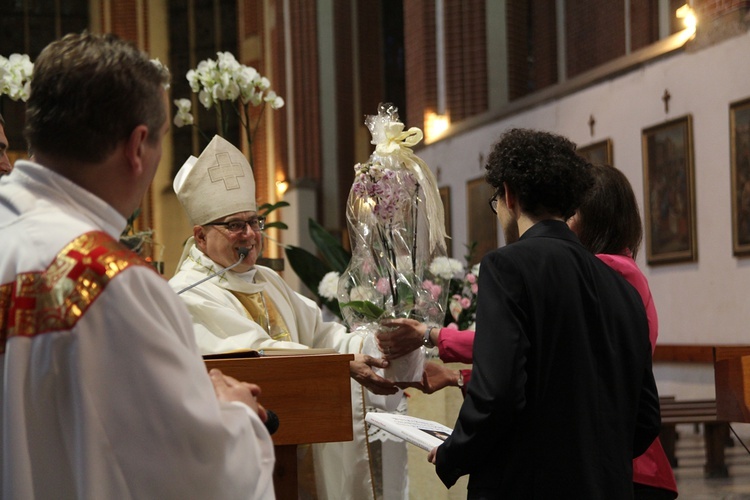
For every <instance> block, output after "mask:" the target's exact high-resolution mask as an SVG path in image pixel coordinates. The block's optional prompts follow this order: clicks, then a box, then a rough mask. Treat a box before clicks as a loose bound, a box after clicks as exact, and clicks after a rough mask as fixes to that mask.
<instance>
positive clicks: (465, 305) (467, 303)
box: [461, 297, 471, 309]
mask: <svg viewBox="0 0 750 500" xmlns="http://www.w3.org/2000/svg"><path fill="white" fill-rule="evenodd" d="M469 306H471V299H469V298H466V297H463V298H462V299H461V307H463V308H464V309H468V308H469Z"/></svg>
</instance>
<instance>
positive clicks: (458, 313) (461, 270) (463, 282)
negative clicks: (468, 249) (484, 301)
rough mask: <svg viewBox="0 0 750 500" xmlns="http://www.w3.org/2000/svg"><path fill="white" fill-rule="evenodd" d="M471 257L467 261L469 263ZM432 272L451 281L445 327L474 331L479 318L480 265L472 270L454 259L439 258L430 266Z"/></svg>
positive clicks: (476, 265)
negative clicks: (478, 281)
mask: <svg viewBox="0 0 750 500" xmlns="http://www.w3.org/2000/svg"><path fill="white" fill-rule="evenodd" d="M470 255H471V253H470V254H469V255H467V258H466V261H467V262H469V261H470V260H471V259H470ZM430 271H431V272H432V273H433V274H434V275H436V276H440V277H441V278H443V279H447V280H449V282H450V284H449V290H450V291H449V294H448V311H449V312H450V315H448V314H446V315H445V321H444V323H443V326H446V327H448V328H455V329H456V330H474V326H475V322H476V318H477V291H478V289H479V286H478V284H477V278H478V277H479V264H475V265H474V266H472V267H471V268H466V267H464V265H463V264H462V263H461V262H460V261H458V260H456V259H452V258H447V257H439V258H437V259H435V260H433V261H432V264H430Z"/></svg>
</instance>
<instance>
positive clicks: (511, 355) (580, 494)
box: [430, 129, 660, 499]
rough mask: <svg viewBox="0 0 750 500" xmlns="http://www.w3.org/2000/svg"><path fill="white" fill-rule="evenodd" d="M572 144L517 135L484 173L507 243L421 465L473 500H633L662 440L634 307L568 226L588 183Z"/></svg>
mask: <svg viewBox="0 0 750 500" xmlns="http://www.w3.org/2000/svg"><path fill="white" fill-rule="evenodd" d="M575 147H576V146H575V144H573V143H572V142H570V141H569V140H567V139H565V138H564V137H560V136H557V135H553V134H549V133H544V132H538V131H532V130H524V129H513V130H510V131H508V132H506V133H505V134H504V135H503V136H502V137H501V139H500V141H499V142H498V143H497V144H495V146H494V148H493V151H492V153H491V154H490V156H489V159H488V162H487V166H486V170H487V172H486V180H487V182H488V183H489V184H490V185H492V186H493V187H494V188H495V190H496V192H495V196H493V197H492V199H491V200H490V205H491V207H492V209H493V211H495V212H496V213H497V217H498V219H499V220H500V223H501V225H502V227H503V231H504V234H505V241H506V243H507V245H506V246H505V247H503V248H499V249H497V250H494V251H492V252H490V253H489V254H487V255H486V256H485V257H484V259H483V260H482V264H481V268H480V269H481V272H480V273H479V290H480V293H479V297H478V307H477V330H476V337H475V340H474V351H473V355H474V370H473V375H472V378H471V382H470V383H469V386H468V390H467V395H466V399H465V401H464V404H463V406H462V408H461V411H460V413H459V416H458V421H457V422H456V425H455V429H454V431H453V434H452V436H451V437H450V438H449V439H448V440H447V441H446V442H445V443H444V444H443V445H442V446H440V447H439V448H436V449H435V450H433V451H432V453H431V454H430V460H432V461H433V462H434V463H436V466H437V473H438V475H439V476H440V479H441V480H442V481H443V482H444V483H445V485H446V486H448V487H450V486H452V485H453V484H454V483H455V482H456V480H457V479H458V478H459V477H460V476H462V475H464V474H469V475H470V477H469V498H481V499H484V498H513V499H517V498H607V499H613V498H632V495H633V472H632V459H633V458H634V457H636V456H638V455H640V454H641V453H643V452H644V451H645V450H646V448H647V447H648V446H649V445H650V444H651V442H652V441H653V440H654V438H655V437H656V436H657V434H658V432H659V423H660V418H659V398H658V394H657V390H656V384H655V382H654V377H653V373H652V370H651V346H650V343H649V338H648V324H647V320H646V313H645V311H644V307H643V302H642V301H641V298H640V296H639V295H638V293H637V292H636V291H635V289H634V288H633V287H631V286H630V285H629V284H628V283H627V282H626V281H625V280H624V279H622V278H621V277H620V276H619V275H617V273H615V272H614V271H612V269H610V268H609V267H608V266H607V265H606V264H604V263H602V262H601V261H600V260H599V259H597V258H596V257H595V256H594V255H593V254H591V253H590V252H589V251H587V250H586V249H585V248H584V247H583V246H582V245H581V243H580V242H579V241H578V238H577V237H576V236H575V235H574V234H573V233H572V232H571V231H570V230H569V229H568V226H567V225H566V224H565V221H566V220H567V219H568V218H569V217H570V216H572V215H573V213H574V211H575V209H576V208H577V206H578V204H579V203H580V201H581V199H582V196H583V195H584V193H585V192H586V190H587V189H588V188H589V186H590V185H591V178H590V176H589V172H588V168H589V167H590V165H589V164H588V163H587V162H586V161H585V160H584V159H582V158H581V157H579V156H578V155H577V154H576V152H575Z"/></svg>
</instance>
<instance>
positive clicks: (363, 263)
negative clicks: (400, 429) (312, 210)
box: [326, 104, 448, 382]
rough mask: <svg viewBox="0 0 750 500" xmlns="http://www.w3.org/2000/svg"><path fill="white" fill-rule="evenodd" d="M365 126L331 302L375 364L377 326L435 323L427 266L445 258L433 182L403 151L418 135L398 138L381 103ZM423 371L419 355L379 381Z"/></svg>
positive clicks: (438, 281) (438, 293) (442, 290)
mask: <svg viewBox="0 0 750 500" xmlns="http://www.w3.org/2000/svg"><path fill="white" fill-rule="evenodd" d="M365 124H366V125H367V127H368V129H369V130H370V132H371V133H372V137H373V139H372V144H375V145H376V149H375V152H374V153H373V154H372V155H371V156H370V159H369V160H368V161H367V162H366V163H364V164H357V165H355V167H354V168H355V179H354V183H353V185H352V188H351V190H350V192H349V199H348V200H347V207H346V217H347V224H348V227H349V235H350V239H351V248H352V258H351V261H350V263H349V265H348V267H347V268H346V270H345V271H344V272H343V273H342V274H341V277H340V278H339V282H338V299H339V307H340V309H341V313H342V315H343V318H344V320H345V321H346V322H347V324H348V325H349V328H350V329H351V330H352V331H355V332H359V333H361V334H362V335H364V337H365V340H364V346H363V352H365V353H366V354H370V355H373V356H377V357H380V356H382V354H381V353H380V351H379V350H378V348H377V342H376V340H375V333H376V332H377V330H378V329H379V328H380V327H379V320H380V319H382V318H386V317H391V318H392V317H409V318H414V319H417V320H419V321H423V322H430V323H437V324H442V322H443V318H444V315H445V299H446V296H447V293H448V288H447V287H446V286H444V285H447V283H448V280H445V279H444V278H441V277H440V276H436V275H434V274H433V273H432V272H431V271H430V263H431V262H433V261H434V260H435V259H436V258H438V257H444V256H445V254H446V250H445V237H446V236H445V224H444V215H443V206H442V203H441V201H440V196H439V193H438V190H437V185H436V182H435V178H434V176H433V175H432V172H430V170H429V168H428V167H427V166H426V165H425V164H424V162H422V160H420V159H419V158H418V157H416V156H415V155H414V154H413V152H412V150H411V149H410V148H411V147H412V146H414V145H416V144H417V143H418V142H419V141H420V140H421V139H422V131H421V130H419V129H418V128H416V127H413V128H411V129H409V130H407V131H404V125H403V123H401V122H400V121H399V120H398V113H397V109H396V108H395V107H393V106H392V105H389V104H381V105H380V108H379V113H378V115H375V116H368V117H367V119H366V121H365ZM326 285H327V286H326V288H330V287H329V286H328V285H330V283H326ZM423 366H424V354H423V352H422V351H421V349H420V350H417V351H414V352H413V353H411V354H410V355H407V356H404V357H402V358H399V359H396V360H393V361H392V363H391V366H390V367H389V368H387V369H386V372H385V376H386V377H388V378H390V379H392V380H396V381H406V382H409V381H418V380H421V377H422V370H423Z"/></svg>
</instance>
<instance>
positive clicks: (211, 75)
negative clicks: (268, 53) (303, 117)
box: [174, 52, 284, 166]
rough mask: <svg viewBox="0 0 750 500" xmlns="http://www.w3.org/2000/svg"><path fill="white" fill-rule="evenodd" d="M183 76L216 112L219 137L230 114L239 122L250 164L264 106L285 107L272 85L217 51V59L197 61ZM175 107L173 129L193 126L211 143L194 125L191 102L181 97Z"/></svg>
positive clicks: (254, 71)
mask: <svg viewBox="0 0 750 500" xmlns="http://www.w3.org/2000/svg"><path fill="white" fill-rule="evenodd" d="M185 77H186V78H187V81H188V83H189V84H190V89H191V90H192V91H193V93H195V94H197V97H198V101H199V102H200V103H201V104H202V105H203V107H204V108H206V109H213V110H214V112H215V113H216V123H217V127H218V128H219V132H218V133H219V135H221V136H222V137H226V136H227V128H228V127H229V117H230V115H234V116H236V117H237V118H238V119H239V122H240V125H241V126H242V128H243V130H244V132H245V138H246V139H247V144H248V155H249V157H248V159H249V160H250V165H253V136H254V134H255V132H256V131H257V129H258V126H259V125H260V121H261V119H262V118H263V112H264V111H265V108H266V106H265V105H266V104H268V105H269V106H270V107H271V109H274V110H275V109H280V108H282V107H283V106H284V99H282V98H281V97H279V96H278V95H276V92H274V91H273V90H271V89H270V87H271V82H270V81H269V80H268V78H266V77H265V76H263V75H261V74H260V73H259V72H258V71H257V70H256V69H255V68H253V67H252V66H246V65H244V64H240V63H239V62H238V61H237V59H236V58H235V57H234V55H233V54H232V53H231V52H217V53H216V59H206V60H203V61H201V62H199V63H198V66H197V67H196V68H195V69H191V70H190V71H188V72H187V74H186V75H185ZM174 104H175V106H176V107H177V113H176V114H175V117H174V124H175V126H176V127H178V128H179V127H184V126H186V125H192V126H195V127H196V128H197V129H198V131H199V132H200V133H201V134H202V135H203V136H204V138H205V139H206V140H210V137H207V136H206V135H205V132H204V131H203V130H201V129H200V127H198V126H197V124H196V123H195V117H194V116H193V115H192V113H191V111H192V107H193V102H192V101H191V100H190V99H185V98H182V99H175V100H174ZM254 107H258V108H260V112H259V113H258V116H257V118H256V119H255V121H254V122H253V117H252V113H251V108H254ZM253 166H254V165H253Z"/></svg>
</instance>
